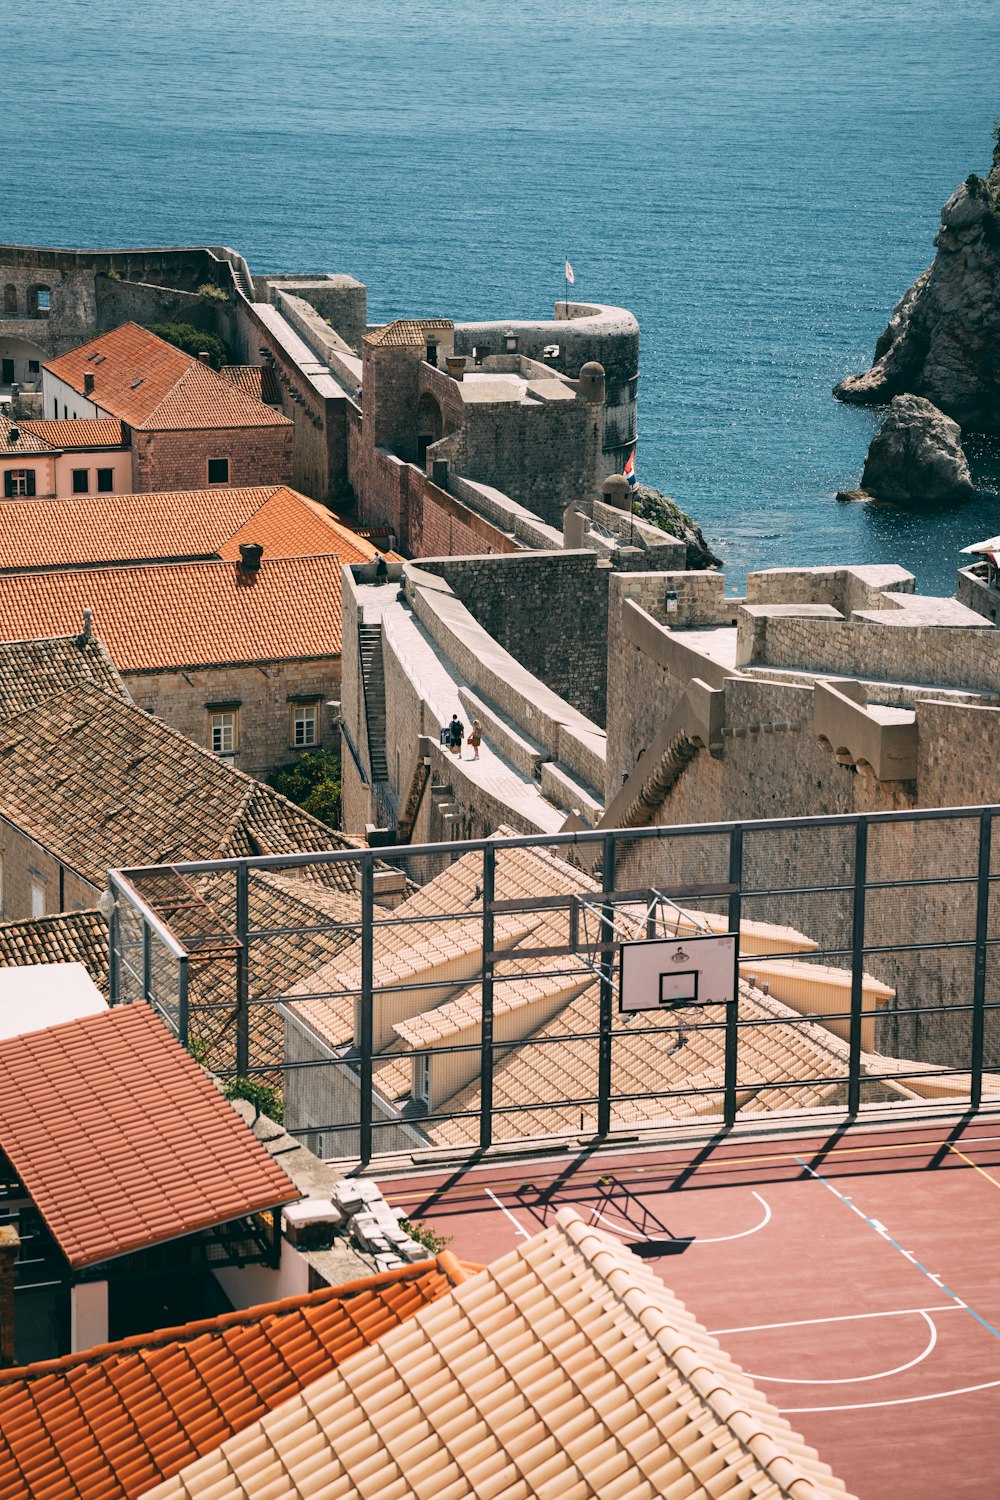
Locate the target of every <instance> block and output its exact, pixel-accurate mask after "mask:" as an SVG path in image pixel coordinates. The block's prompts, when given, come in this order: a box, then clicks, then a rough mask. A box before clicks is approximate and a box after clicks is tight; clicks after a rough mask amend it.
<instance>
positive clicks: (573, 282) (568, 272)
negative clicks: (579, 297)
mask: <svg viewBox="0 0 1000 1500" xmlns="http://www.w3.org/2000/svg"><path fill="white" fill-rule="evenodd" d="M566 280H567V281H568V282H569V284H570V286H575V285H576V277H575V276H574V275H573V267H572V266H571V265H570V263H569V261H567V262H566Z"/></svg>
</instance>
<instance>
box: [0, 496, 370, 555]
mask: <svg viewBox="0 0 1000 1500" xmlns="http://www.w3.org/2000/svg"><path fill="white" fill-rule="evenodd" d="M247 541H253V542H260V543H262V544H263V547H264V555H265V556H266V557H309V556H314V555H319V554H321V553H327V552H329V553H336V554H337V556H338V557H339V558H340V560H341V562H344V563H361V562H370V561H371V559H372V558H373V557H374V556H375V548H374V546H373V545H372V544H371V543H370V542H366V541H364V540H363V539H362V538H360V537H358V536H356V535H355V533H354V532H353V531H351V530H349V528H348V527H346V526H344V525H342V524H341V523H340V522H339V521H338V520H337V519H336V517H335V516H334V515H332V514H331V512H330V511H328V510H327V509H326V508H325V507H324V506H322V505H319V504H317V502H316V501H315V500H308V499H307V498H306V496H305V495H300V494H299V493H298V491H297V490H292V489H289V488H288V487H287V486H286V485H282V484H272V485H258V486H254V487H251V488H246V489H238V488H233V489H229V488H224V489H214V490H177V491H167V492H162V493H152V494H140V495H76V496H73V497H72V498H67V499H65V500H8V501H6V502H4V504H3V505H0V572H14V573H19V572H29V571H31V570H32V569H35V568H59V567H65V568H77V567H82V566H86V565H88V564H93V563H136V562H164V561H168V560H175V559H176V560H180V559H182V558H189V559H192V560H194V559H195V558H212V557H228V558H232V559H233V560H234V561H236V560H238V559H239V555H240V551H239V543H240V542H247Z"/></svg>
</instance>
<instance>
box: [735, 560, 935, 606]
mask: <svg viewBox="0 0 1000 1500" xmlns="http://www.w3.org/2000/svg"><path fill="white" fill-rule="evenodd" d="M915 588H916V579H915V578H914V576H913V574H912V573H908V572H907V571H906V569H905V568H900V567H897V566H896V565H895V564H892V563H890V564H886V565H885V566H878V565H876V566H868V565H865V566H859V567H855V568H768V569H767V570H766V571H764V572H760V573H750V574H748V575H747V591H746V602H747V604H829V605H832V606H833V608H834V609H836V610H838V611H839V612H840V613H841V614H842V615H845V616H846V615H850V614H851V613H852V611H854V610H856V609H881V608H884V607H885V600H884V599H883V598H882V595H883V594H885V593H886V592H887V591H890V590H891V591H892V592H893V593H895V594H912V593H913V592H914V590H915Z"/></svg>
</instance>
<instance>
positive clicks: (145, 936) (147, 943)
mask: <svg viewBox="0 0 1000 1500" xmlns="http://www.w3.org/2000/svg"><path fill="white" fill-rule="evenodd" d="M151 950H152V942H151V938H150V931H149V923H148V922H147V921H146V919H145V917H144V918H143V921H142V998H143V999H144V1000H145V1002H146V1004H147V1005H152V1004H153V996H152V989H153V954H152V951H151Z"/></svg>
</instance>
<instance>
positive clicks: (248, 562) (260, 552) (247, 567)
mask: <svg viewBox="0 0 1000 1500" xmlns="http://www.w3.org/2000/svg"><path fill="white" fill-rule="evenodd" d="M263 556H264V548H263V547H262V546H261V544H260V542H240V566H241V567H242V569H243V571H244V573H259V572H260V560H261V558H262V557H263Z"/></svg>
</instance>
